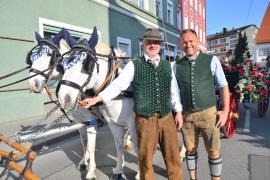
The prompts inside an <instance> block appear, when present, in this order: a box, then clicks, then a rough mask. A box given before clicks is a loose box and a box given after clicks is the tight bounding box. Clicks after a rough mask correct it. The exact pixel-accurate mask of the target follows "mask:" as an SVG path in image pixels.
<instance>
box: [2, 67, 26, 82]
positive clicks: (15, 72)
mask: <svg viewBox="0 0 270 180" xmlns="http://www.w3.org/2000/svg"><path fill="white" fill-rule="evenodd" d="M30 67H31V66H26V67H24V68H22V69H19V70H16V71H14V72H12V73H9V74H7V75H4V76H1V77H0V80H1V79H5V78H7V77H10V76H13V75H15V74H18V73H20V72H23V71H25V70H27V69H29V68H30Z"/></svg>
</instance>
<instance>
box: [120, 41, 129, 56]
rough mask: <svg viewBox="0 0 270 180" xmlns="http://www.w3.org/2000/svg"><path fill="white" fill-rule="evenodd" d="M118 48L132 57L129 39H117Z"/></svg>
mask: <svg viewBox="0 0 270 180" xmlns="http://www.w3.org/2000/svg"><path fill="white" fill-rule="evenodd" d="M117 48H119V49H121V50H122V51H123V52H125V53H126V56H131V40H130V39H127V38H122V37H117Z"/></svg>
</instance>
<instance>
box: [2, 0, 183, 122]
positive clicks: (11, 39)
mask: <svg viewBox="0 0 270 180" xmlns="http://www.w3.org/2000/svg"><path fill="white" fill-rule="evenodd" d="M176 17H177V13H176V1H175V0H155V1H154V0H153V1H152V0H76V1H75V0H46V1H42V0H2V1H0V22H1V28H0V52H1V59H0V67H1V68H0V77H1V76H3V75H5V74H8V73H10V72H13V71H15V70H17V69H20V68H22V67H25V66H27V65H26V63H25V57H26V54H27V52H28V51H29V50H30V49H31V48H32V47H34V46H35V45H36V44H37V43H36V41H35V35H34V33H35V32H38V33H39V34H41V36H46V35H53V34H55V33H57V32H58V31H59V29H60V28H62V27H65V28H66V29H68V30H69V32H70V33H71V34H72V35H73V36H74V37H77V38H80V37H85V36H89V35H90V34H91V32H92V29H93V27H94V26H96V27H97V30H98V34H99V38H100V40H101V41H103V42H105V43H106V44H108V45H112V46H113V47H116V48H121V49H122V50H124V51H125V52H126V53H127V55H128V56H137V55H141V54H142V47H141V42H140V41H139V40H138V38H139V37H141V35H142V34H143V32H144V31H145V29H146V28H149V27H152V28H159V29H160V31H161V35H162V36H163V37H164V40H165V41H166V43H164V44H163V45H162V46H163V47H162V51H161V55H162V57H163V58H166V59H170V60H173V58H174V57H175V55H176V53H177V40H178V38H179V36H178V34H179V33H178V32H179V29H178V28H177V27H179V26H178V25H177V18H176ZM27 76H28V71H24V72H22V73H20V74H17V75H15V76H12V77H10V78H6V79H1V80H0V86H2V85H5V84H8V83H11V82H14V81H16V80H19V79H21V78H24V77H27ZM27 88H28V83H27V81H24V82H22V83H18V84H16V85H13V86H9V87H6V88H1V89H0V102H1V103H0V123H3V122H9V121H15V120H22V119H28V118H31V117H33V116H40V115H42V114H44V103H46V102H49V101H50V100H49V98H48V97H47V94H46V93H42V94H34V93H30V92H29V90H20V91H12V92H10V91H9V92H5V90H13V89H15V90H16V89H27ZM3 91H4V92H3Z"/></svg>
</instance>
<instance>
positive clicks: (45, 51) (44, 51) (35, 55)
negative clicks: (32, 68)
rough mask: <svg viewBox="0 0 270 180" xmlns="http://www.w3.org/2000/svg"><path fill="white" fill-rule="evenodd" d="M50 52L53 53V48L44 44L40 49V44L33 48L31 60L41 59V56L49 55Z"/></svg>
mask: <svg viewBox="0 0 270 180" xmlns="http://www.w3.org/2000/svg"><path fill="white" fill-rule="evenodd" d="M48 54H53V50H52V48H50V47H49V46H47V45H45V46H42V48H41V49H40V47H39V46H38V47H36V48H34V49H33V50H32V52H31V56H30V60H31V61H32V63H33V62H34V61H35V60H37V59H39V58H40V57H41V56H43V55H48Z"/></svg>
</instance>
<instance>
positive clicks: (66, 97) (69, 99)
mask: <svg viewBox="0 0 270 180" xmlns="http://www.w3.org/2000/svg"><path fill="white" fill-rule="evenodd" d="M70 103H71V98H70V96H69V95H66V96H65V104H70Z"/></svg>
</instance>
